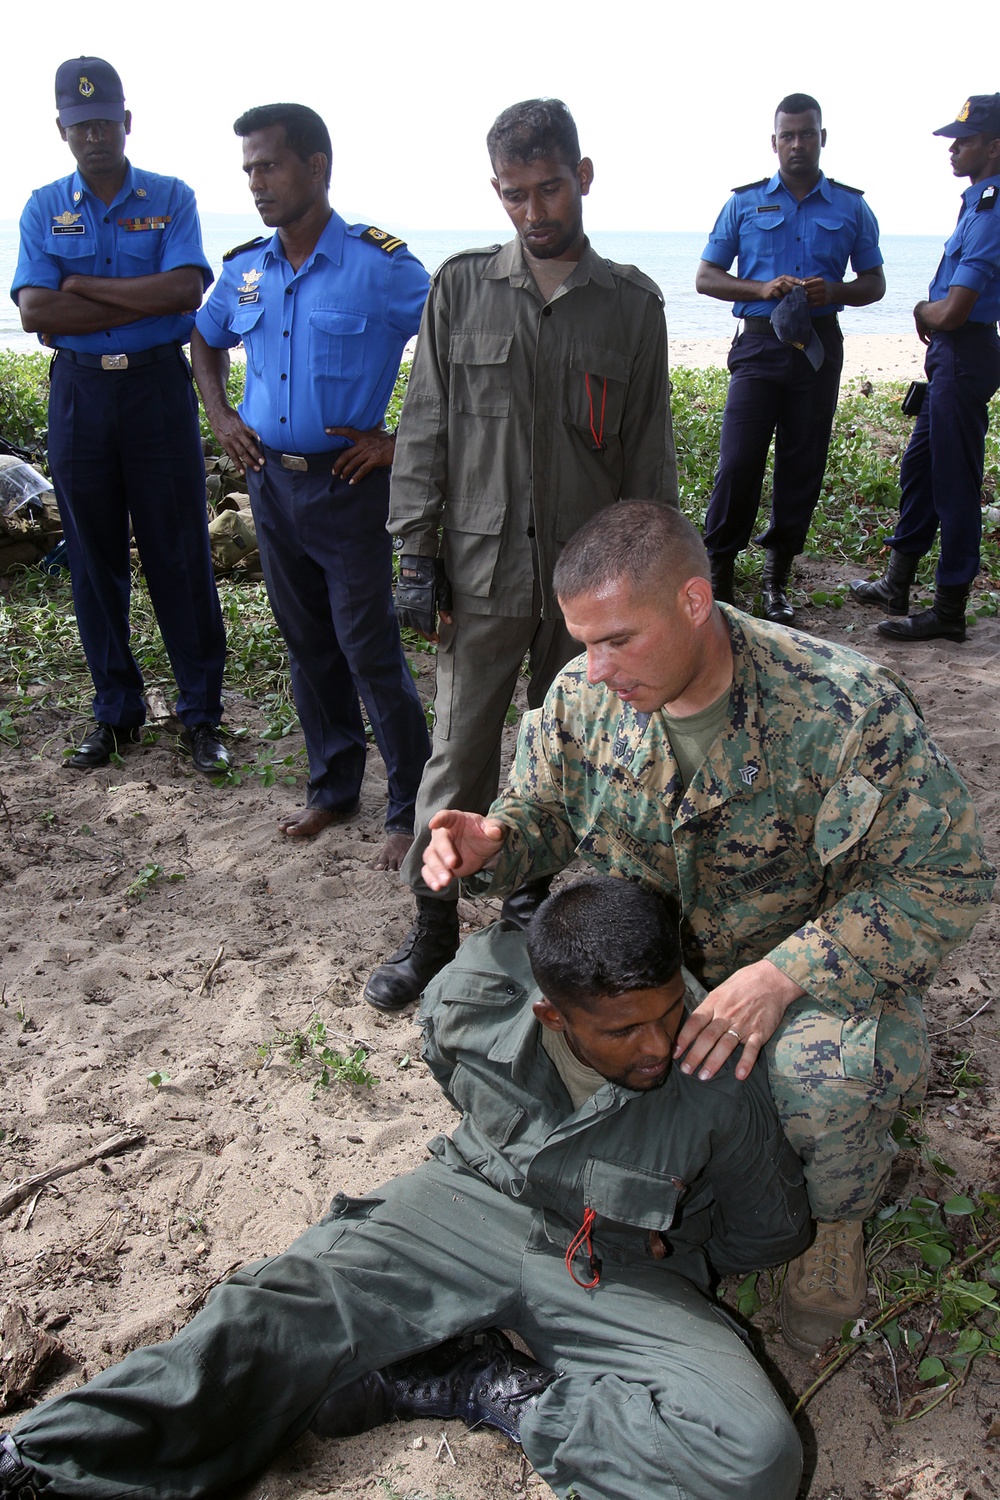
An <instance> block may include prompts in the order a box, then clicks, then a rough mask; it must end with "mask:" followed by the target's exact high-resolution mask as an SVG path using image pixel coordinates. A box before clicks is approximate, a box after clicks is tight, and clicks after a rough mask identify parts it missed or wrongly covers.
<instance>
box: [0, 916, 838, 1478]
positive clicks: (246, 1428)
mask: <svg viewBox="0 0 1000 1500" xmlns="http://www.w3.org/2000/svg"><path fill="white" fill-rule="evenodd" d="M693 987H694V989H696V990H697V986H696V985H694V986H693ZM698 993H699V994H700V991H699V992H698ZM537 998H538V989H537V987H536V986H535V984H534V981H533V979H532V977H531V971H530V968H529V965H528V958H527V951H526V941H525V937H524V934H523V933H522V932H520V931H519V930H516V929H514V928H512V927H510V926H507V925H505V924H504V925H497V926H494V927H492V928H490V929H489V930H488V931H486V932H483V933H477V934H475V935H474V936H472V937H470V938H469V940H468V942H467V943H466V944H465V945H464V946H463V948H462V950H461V953H460V954H459V957H458V958H457V959H456V960H455V962H454V963H453V964H451V965H449V967H448V968H446V969H445V970H443V971H442V973H441V974H440V975H439V976H438V977H437V978H436V979H435V980H433V981H432V983H431V985H430V986H429V988H428V990H427V992H426V995H425V997H424V1004H423V1023H424V1034H425V1047H424V1056H425V1058H426V1060H427V1062H428V1063H429V1065H430V1067H431V1069H432V1071H433V1073H434V1074H435V1076H436V1077H437V1079H438V1081H439V1082H440V1083H441V1085H442V1087H443V1088H444V1090H445V1092H446V1093H447V1094H448V1096H449V1098H450V1099H452V1101H453V1102H454V1103H455V1104H456V1106H457V1107H458V1108H459V1109H460V1110H461V1111H462V1119H461V1122H460V1123H459V1124H458V1126H457V1128H456V1129H455V1131H454V1134H453V1135H452V1137H451V1138H450V1139H449V1138H448V1137H445V1136H440V1137H438V1138H437V1139H436V1140H435V1141H433V1142H432V1143H431V1146H430V1150H431V1152H432V1158H431V1160H430V1161H425V1162H424V1163H423V1165H421V1166H419V1167H418V1168H417V1169H416V1171H414V1172H411V1173H409V1174H407V1175H406V1176H403V1177H399V1178H396V1179H395V1180H394V1181H392V1182H389V1183H386V1184H385V1185H384V1186H383V1187H381V1188H379V1189H378V1190H377V1191H376V1192H374V1193H372V1194H369V1195H367V1196H365V1197H363V1198H348V1197H346V1196H345V1195H344V1194H338V1196H337V1198H336V1199H335V1200H334V1203H333V1207H332V1209H331V1212H330V1213H329V1214H328V1216H327V1217H326V1218H325V1219H324V1220H323V1221H322V1223H320V1224H317V1225H315V1226H314V1227H313V1228H312V1229H309V1230H307V1231H306V1233H305V1234H304V1235H302V1236H301V1237H300V1238H299V1239H298V1240H297V1241H296V1242H295V1244H293V1245H292V1246H291V1248H290V1249H289V1250H288V1251H286V1252H285V1254H284V1255H279V1256H275V1257H272V1258H271V1259H269V1260H264V1261H260V1262H258V1263H256V1264H254V1265H250V1266H246V1267H244V1269H243V1270H241V1271H239V1272H237V1274H236V1275H235V1276H233V1277H232V1278H231V1279H230V1280H229V1281H228V1282H227V1283H225V1284H224V1285H223V1286H221V1287H219V1288H217V1290H216V1291H215V1292H213V1293H212V1295H211V1297H210V1298H209V1301H208V1303H207V1305H206V1307H205V1309H204V1311H203V1312H201V1313H200V1314H199V1315H198V1316H197V1317H196V1318H194V1319H193V1321H192V1322H191V1323H190V1324H189V1325H188V1327H187V1328H186V1329H184V1330H183V1331H182V1332H181V1333H180V1334H179V1335H178V1336H177V1337H176V1338H174V1339H172V1340H171V1341H170V1342H169V1343H167V1344H161V1345H157V1346H154V1347H152V1348H149V1349H140V1350H137V1351H136V1352H135V1353H133V1354H131V1355H130V1356H129V1357H128V1359H127V1360H125V1361H124V1362H123V1363H122V1364H121V1365H118V1366H116V1367H115V1368H114V1369H112V1370H109V1371H106V1372H105V1373H104V1374H103V1375H99V1376H98V1377H97V1378H96V1379H95V1380H93V1381H91V1382H89V1384H87V1385H85V1386H81V1387H80V1388H79V1389H78V1390H74V1391H71V1392H69V1393H68V1394H67V1395H65V1396H61V1397H58V1398H56V1399H55V1400H54V1401H50V1402H47V1403H46V1404H45V1405H43V1406H41V1407H40V1408H39V1409H38V1410H37V1411H35V1412H32V1413H31V1414H30V1415H29V1416H28V1417H26V1418H25V1420H24V1421H23V1422H22V1423H21V1424H20V1426H19V1427H18V1429H17V1431H16V1432H15V1433H14V1437H15V1440H16V1442H17V1445H18V1448H19V1449H20V1451H21V1454H22V1456H23V1458H24V1459H25V1461H26V1462H27V1463H28V1464H30V1465H31V1466H32V1467H33V1468H34V1469H35V1470H37V1472H38V1475H39V1478H40V1479H42V1480H44V1481H46V1482H47V1485H48V1486H50V1487H51V1490H52V1491H53V1492H54V1493H55V1494H56V1495H57V1496H67V1497H69V1496H80V1497H86V1500H124V1497H125V1496H126V1495H128V1496H139V1495H155V1496H156V1497H157V1500H194V1497H196V1496H200V1495H204V1494H207V1493H211V1492H214V1491H217V1490H218V1489H219V1488H220V1487H225V1486H229V1485H231V1484H233V1483H238V1482H241V1481H243V1482H245V1481H246V1480H248V1479H249V1478H250V1477H251V1476H252V1475H253V1474H255V1473H256V1472H257V1471H259V1470H260V1468H261V1467H263V1465H264V1464H266V1463H267V1462H268V1461H269V1460H270V1459H271V1458H272V1457H273V1456H274V1454H275V1453H276V1452H277V1451H278V1450H279V1449H280V1448H282V1447H284V1446H285V1445H286V1444H287V1443H288V1442H290V1441H292V1440H293V1439H294V1438H295V1437H297V1436H298V1435H299V1434H301V1433H302V1432H304V1431H305V1430H306V1428H307V1427H308V1425H309V1423H310V1421H311V1420H312V1418H313V1415H314V1414H315V1412H316V1410H317V1408H318V1406H319V1405H320V1404H321V1403H322V1401H323V1400H324V1399H326V1398H327V1397H328V1396H330V1395H331V1394H333V1393H335V1392H336V1391H337V1390H338V1389H341V1388H342V1387H344V1386H345V1385H347V1384H349V1383H350V1382H351V1381H353V1380H355V1379H356V1378H357V1377H358V1376H360V1375H361V1374H363V1373H364V1372H366V1371H368V1370H371V1369H374V1368H380V1367H382V1366H383V1365H385V1364H387V1363H389V1362H390V1361H393V1360H396V1359H399V1358H401V1357H403V1356H406V1355H409V1354H412V1353H416V1352H417V1351H419V1350H423V1349H427V1348H429V1347H431V1346H433V1345H435V1344H438V1343H440V1342H441V1341H442V1340H444V1339H446V1338H448V1337H450V1336H451V1335H453V1334H455V1333H457V1332H460V1331H463V1330H466V1329H470V1328H478V1327H483V1326H486V1325H489V1324H496V1325H499V1326H502V1327H505V1328H509V1329H511V1330H513V1331H515V1332H517V1333H519V1334H521V1335H522V1337H523V1338H524V1339H525V1340H526V1341H527V1343H528V1344H529V1345H530V1347H531V1348H532V1350H533V1352H534V1354H535V1357H536V1358H537V1359H538V1360H540V1361H541V1362H542V1363H543V1364H544V1365H547V1366H548V1367H549V1368H551V1369H555V1370H558V1371H559V1372H560V1378H559V1379H558V1380H556V1381H555V1382H554V1383H553V1384H552V1385H551V1386H549V1387H548V1389H547V1390H545V1391H544V1393H543V1394H542V1396H541V1397H540V1398H539V1400H538V1404H537V1406H536V1407H535V1408H534V1409H533V1410H531V1411H528V1412H526V1413H525V1415H524V1417H523V1419H522V1421H521V1438H522V1441H523V1444H524V1451H525V1453H526V1454H527V1456H528V1458H529V1459H530V1460H531V1462H532V1464H533V1465H534V1466H535V1468H536V1469H537V1470H538V1472H539V1474H541V1475H542V1476H543V1478H545V1479H546V1480H547V1481H548V1483H549V1484H551V1485H552V1487H553V1489H554V1490H555V1491H556V1493H557V1494H558V1495H560V1496H565V1495H566V1494H567V1492H568V1491H570V1490H575V1492H576V1494H577V1495H578V1496H579V1497H580V1500H649V1497H650V1496H653V1495H662V1496H671V1497H673V1500H792V1497H793V1496H794V1495H795V1492H796V1489H797V1485H798V1480H799V1473H800V1468H801V1451H800V1446H799V1440H798V1437H797V1435H796V1433H795V1430H794V1428H793V1427H792V1424H791V1422H790V1420H789V1418H788V1416H787V1414H786V1412H785V1411H784V1409H783V1407H782V1405H781V1402H780V1401H779V1399H778V1397H777V1395H776V1393H775V1391H774V1390H773V1388H772V1387H771V1384H770V1382H769V1381H768V1379H767V1376H766V1375H765V1374H764V1371H763V1370H762V1369H761V1368H760V1366H759V1365H758V1364H757V1362H756V1360H755V1359H754V1358H753V1356H752V1355H751V1354H750V1353H749V1351H748V1350H747V1348H746V1347H745V1345H744V1343H743V1342H742V1340H741V1339H740V1338H739V1337H738V1336H737V1334H736V1333H734V1331H733V1329H732V1327H731V1326H730V1324H729V1322H728V1320H727V1318H726V1317H725V1315H724V1314H723V1313H722V1312H721V1311H720V1310H719V1307H718V1304H717V1303H716V1302H715V1300H714V1299H713V1298H711V1297H706V1296H705V1295H704V1290H703V1289H705V1288H707V1287H708V1283H709V1258H711V1260H712V1262H713V1263H714V1264H715V1266H716V1268H717V1269H718V1270H720V1271H738V1272H742V1271H745V1270H749V1269H752V1268H756V1267H760V1266H765V1265H772V1264H775V1263H777V1262H780V1261H783V1260H785V1259H786V1258H787V1257H788V1256H789V1255H794V1254H795V1253H797V1252H798V1251H799V1250H801V1249H802V1248H803V1246H804V1244H805V1242H806V1239H807V1237H808V1231H809V1219H808V1210H807V1205H806V1199H805V1193H804V1191H803V1186H802V1174H801V1168H800V1165H799V1163H798V1161H797V1160H796V1158H795V1156H794V1153H793V1152H792V1150H791V1148H790V1146H789V1145H788V1142H787V1141H786V1140H785V1138H784V1136H783V1135H782V1132H781V1129H780V1126H779V1124H778V1120H777V1117H776V1115H775V1112H774V1106H773V1104H772V1102H771V1100H770V1098H769V1097H768V1093H767V1088H766V1085H765V1083H764V1080H763V1078H754V1079H751V1080H750V1081H749V1082H748V1083H747V1084H739V1083H737V1081H736V1079H735V1076H734V1074H733V1071H732V1068H731V1067H727V1068H726V1069H724V1070H723V1071H722V1072H721V1073H720V1075H719V1076H718V1077H717V1078H715V1079H713V1080H712V1082H711V1083H710V1084H698V1083H696V1082H694V1081H693V1080H692V1079H690V1078H687V1077H686V1076H685V1075H684V1074H682V1073H681V1072H680V1070H679V1069H677V1068H674V1069H672V1070H671V1072H670V1073H669V1074H668V1077H667V1080H666V1082H665V1083H664V1085H663V1086H662V1087H661V1088H659V1089H654V1090H651V1091H650V1092H648V1093H634V1092H632V1091H630V1090H628V1089H624V1088H621V1087H619V1086H618V1085H616V1084H613V1083H604V1084H603V1085H602V1086H601V1087H600V1088H599V1089H598V1090H597V1092H596V1093H595V1094H594V1095H593V1096H592V1097H591V1098H590V1099H588V1100H587V1101H586V1103H585V1104H584V1105H583V1106H582V1107H581V1108H580V1109H579V1110H576V1111H575V1112H574V1110H573V1106H572V1104H571V1102H570V1098H569V1095H568V1093H567V1092H566V1089H565V1087H564V1085H563V1083H562V1081H561V1079H560V1077H559V1075H558V1073H557V1071H556V1069H555V1066H554V1064H553V1063H552V1061H551V1059H550V1058H549V1056H548V1054H547V1052H546V1051H545V1049H544V1047H543V1046H542V1045H541V1041H540V1030H541V1028H540V1026H539V1024H538V1022H537V1021H536V1020H535V1018H534V1015H533V1014H532V1010H531V1004H532V1001H533V1000H535V999H537ZM748 1182H751V1183H752V1184H753V1192H752V1194H748V1193H747V1191H746V1185H747V1183H748ZM587 1208H592V1209H593V1210H594V1211H595V1213H596V1219H595V1221H594V1224H593V1230H592V1239H593V1252H594V1254H595V1255H596V1256H598V1257H600V1260H601V1273H600V1280H599V1281H598V1283H597V1285H596V1286H594V1287H593V1288H592V1289H586V1288H585V1287H583V1286H580V1285H579V1284H578V1283H577V1281H574V1280H573V1279H572V1278H571V1277H570V1275H569V1272H568V1271H567V1268H566V1265H565V1263H564V1256H565V1255H566V1252H567V1249H568V1247H569V1245H570V1242H571V1240H572V1238H573V1236H574V1234H575V1233H576V1231H577V1230H578V1229H579V1228H580V1226H581V1223H582V1221H583V1219H584V1213H585V1210H586V1209H587ZM574 1268H575V1270H576V1274H577V1276H578V1277H579V1280H580V1281H584V1280H587V1281H589V1280H590V1278H591V1274H592V1273H591V1269H590V1266H589V1264H588V1258H587V1256H586V1255H585V1254H582V1253H581V1254H579V1255H577V1256H576V1258H575V1260H574Z"/></svg>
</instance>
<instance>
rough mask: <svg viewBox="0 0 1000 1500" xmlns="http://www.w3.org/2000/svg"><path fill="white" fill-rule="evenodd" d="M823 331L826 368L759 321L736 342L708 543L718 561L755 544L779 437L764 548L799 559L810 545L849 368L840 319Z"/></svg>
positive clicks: (731, 354) (825, 323) (824, 326)
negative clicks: (771, 451)
mask: <svg viewBox="0 0 1000 1500" xmlns="http://www.w3.org/2000/svg"><path fill="white" fill-rule="evenodd" d="M817 332H818V333H819V336H820V339H821V340H822V343H823V348H824V350H825V351H826V358H825V360H824V361H823V363H822V365H821V366H820V368H819V369H818V370H814V369H813V367H812V365H811V364H810V363H809V361H808V360H807V359H806V357H805V355H804V354H803V353H802V351H801V349H795V348H793V347H792V346H791V345H790V344H783V343H782V342H781V340H780V339H779V338H778V336H777V334H776V333H775V332H774V330H773V329H772V328H770V327H766V328H764V327H759V326H758V325H757V324H756V322H754V323H751V324H749V326H747V327H746V328H744V330H743V332H742V333H741V334H740V335H739V336H738V337H737V338H736V339H735V340H734V341H733V347H732V348H731V349H730V351H729V359H728V361H727V363H728V365H729V372H730V377H731V378H730V381H729V392H728V395H727V396H726V409H725V412H724V413H723V417H722V438H721V441H720V444H719V467H718V469H717V470H716V472H715V484H714V485H713V487H712V498H711V499H710V501H709V503H708V514H707V515H706V517H705V546H706V547H707V548H708V551H709V554H710V555H711V556H713V557H715V556H724V555H726V554H729V553H736V552H740V551H742V549H743V548H744V547H745V546H746V545H747V543H748V542H749V540H750V537H751V535H752V533H753V528H754V524H755V522H756V520H757V511H758V509H759V508H760V492H761V486H762V485H763V483H764V470H765V468H766V466H767V453H768V449H769V448H770V446H771V439H772V437H773V438H774V484H773V489H772V499H771V520H770V525H769V526H768V528H767V531H766V532H765V533H764V535H763V536H762V537H760V539H759V540H760V544H761V546H762V547H773V548H775V549H776V550H777V551H780V552H788V553H792V554H796V553H799V552H801V551H802V549H803V547H804V546H805V544H806V534H807V532H808V531H809V523H810V521H811V520H812V515H813V511H814V510H815V509H816V502H817V500H818V499H819V493H820V488H821V487H822V484H823V474H824V471H825V469H826V454H827V449H828V448H829V446H830V431H831V428H832V427H833V416H834V412H835V411H836V410H837V394H838V392H839V390H840V371H841V369H842V367H843V363H844V340H843V336H842V335H841V332H840V328H839V327H838V325H837V323H836V321H835V320H834V319H830V320H828V321H827V320H824V321H821V322H819V323H818V324H817Z"/></svg>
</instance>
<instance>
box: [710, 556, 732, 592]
mask: <svg viewBox="0 0 1000 1500" xmlns="http://www.w3.org/2000/svg"><path fill="white" fill-rule="evenodd" d="M708 561H709V567H710V571H711V574H712V597H713V598H714V599H715V602H716V603H717V604H733V605H735V603H736V599H735V597H734V596H735V593H736V553H735V552H718V553H715V554H713V556H711V557H710V558H709V559H708Z"/></svg>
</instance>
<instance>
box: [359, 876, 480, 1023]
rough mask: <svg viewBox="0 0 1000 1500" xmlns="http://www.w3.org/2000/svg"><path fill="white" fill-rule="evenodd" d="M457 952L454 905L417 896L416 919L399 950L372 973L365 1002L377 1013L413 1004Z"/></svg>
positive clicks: (455, 910)
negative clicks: (372, 1006) (377, 1011)
mask: <svg viewBox="0 0 1000 1500" xmlns="http://www.w3.org/2000/svg"><path fill="white" fill-rule="evenodd" d="M457 952H458V904H457V902H455V901H437V900H435V899H434V898H433V897H431V896H418V897H417V920H416V921H415V922H414V924H413V926H412V927H411V928H410V930H409V932H408V933H407V934H406V936H405V938H404V939H403V941H402V944H401V945H400V947H398V948H397V949H396V951H395V953H393V954H392V956H391V957H390V958H387V959H386V961H385V963H384V964H380V965H379V967H378V968H377V969H376V970H375V971H374V973H373V974H372V976H371V978H370V979H369V981H368V983H367V984H366V985H365V999H366V1000H367V1001H368V1004H369V1005H374V1007H375V1009H376V1010H402V1009H403V1007H404V1006H406V1005H412V1004H413V1002H414V1000H419V999H420V995H421V992H422V991H423V988H424V986H425V985H427V984H429V983H430V981H431V980H432V979H433V978H434V975H435V974H437V973H439V971H440V970H441V969H443V968H444V966H445V964H450V963H451V961H452V959H453V958H454V957H455V954H456V953H457Z"/></svg>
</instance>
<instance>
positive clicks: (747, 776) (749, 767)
mask: <svg viewBox="0 0 1000 1500" xmlns="http://www.w3.org/2000/svg"><path fill="white" fill-rule="evenodd" d="M759 775H760V766H755V765H754V763H753V761H752V760H751V761H748V762H747V764H746V765H745V766H741V767H740V780H741V781H742V783H743V785H744V786H753V784H754V782H755V781H756V780H757V777H758V776H759Z"/></svg>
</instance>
